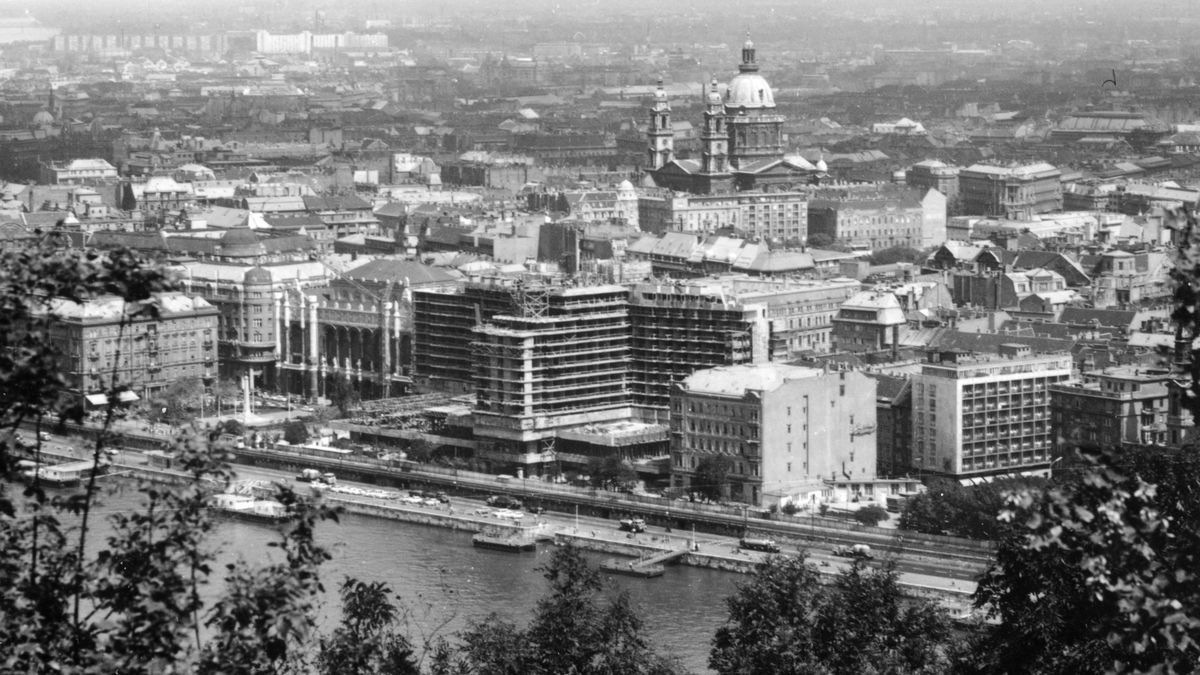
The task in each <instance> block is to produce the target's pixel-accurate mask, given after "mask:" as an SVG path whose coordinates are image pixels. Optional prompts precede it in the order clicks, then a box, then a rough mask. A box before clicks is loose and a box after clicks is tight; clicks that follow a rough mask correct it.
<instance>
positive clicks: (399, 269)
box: [343, 258, 457, 286]
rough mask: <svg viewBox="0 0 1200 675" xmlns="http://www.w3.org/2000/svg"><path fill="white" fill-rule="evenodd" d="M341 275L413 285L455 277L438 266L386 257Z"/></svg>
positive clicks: (447, 280)
mask: <svg viewBox="0 0 1200 675" xmlns="http://www.w3.org/2000/svg"><path fill="white" fill-rule="evenodd" d="M343 276H346V277H350V278H352V279H359V280H362V281H379V282H387V281H392V282H403V281H405V280H407V281H408V282H409V283H410V284H412V285H413V286H420V285H422V284H441V283H447V282H451V281H454V280H455V279H456V278H457V277H455V276H454V275H452V274H450V273H449V272H447V271H445V270H443V269H441V268H439V267H432V266H430V265H422V264H421V263H418V262H413V261H411V260H394V259H387V258H380V259H377V260H372V261H371V262H369V263H366V264H365V265H360V266H358V267H355V268H354V269H352V270H350V271H348V272H346V273H345V274H344V275H343Z"/></svg>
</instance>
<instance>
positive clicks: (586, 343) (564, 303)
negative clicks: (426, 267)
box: [471, 282, 633, 465]
mask: <svg viewBox="0 0 1200 675" xmlns="http://www.w3.org/2000/svg"><path fill="white" fill-rule="evenodd" d="M627 295H628V291H627V290H626V289H625V288H624V287H622V286H609V285H605V286H585V287H571V286H550V285H543V284H540V283H537V282H532V283H529V282H523V283H520V284H517V285H515V286H514V287H512V293H511V297H512V299H513V300H514V302H515V303H516V310H515V311H513V312H511V313H508V314H496V315H493V316H492V317H491V318H490V320H487V321H485V322H484V323H482V324H481V325H480V326H479V327H478V328H476V330H475V340H474V342H473V343H472V344H471V356H472V359H473V362H474V373H475V390H476V407H475V435H476V437H477V438H478V439H479V440H480V441H482V442H484V443H485V444H487V445H485V447H489V450H486V451H485V455H490V456H491V458H493V459H498V460H503V461H507V462H514V463H517V464H520V465H530V464H542V463H546V462H553V461H556V457H555V439H556V438H557V432H558V431H559V430H560V429H566V428H570V427H579V426H583V425H588V424H595V423H598V422H608V421H615V420H628V419H630V418H631V417H632V416H633V409H632V407H631V397H630V386H629V385H630V383H629V373H630V345H629V343H630V326H629V315H628V303H627Z"/></svg>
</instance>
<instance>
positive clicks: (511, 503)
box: [486, 495, 523, 509]
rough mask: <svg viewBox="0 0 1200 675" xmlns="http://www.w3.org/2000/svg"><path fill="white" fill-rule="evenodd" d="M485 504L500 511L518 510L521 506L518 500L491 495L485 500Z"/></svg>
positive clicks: (505, 496) (506, 496)
mask: <svg viewBox="0 0 1200 675" xmlns="http://www.w3.org/2000/svg"><path fill="white" fill-rule="evenodd" d="M486 504H487V505H488V506H495V507H498V508H502V509H519V508H521V507H522V506H523V505H522V504H521V500H520V499H517V498H516V497H509V496H508V495H492V496H491V497H488V498H487V502H486Z"/></svg>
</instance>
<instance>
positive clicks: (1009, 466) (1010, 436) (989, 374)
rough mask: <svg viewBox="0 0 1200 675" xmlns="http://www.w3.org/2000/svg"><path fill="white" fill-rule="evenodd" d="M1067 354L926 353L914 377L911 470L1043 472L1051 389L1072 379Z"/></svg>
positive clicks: (1008, 349) (1015, 349) (1013, 348)
mask: <svg viewBox="0 0 1200 675" xmlns="http://www.w3.org/2000/svg"><path fill="white" fill-rule="evenodd" d="M1071 377H1072V365H1071V356H1070V354H1033V353H1032V352H1031V350H1030V348H1029V347H1028V346H1026V345H1020V344H1007V345H1001V347H1000V354H999V355H998V356H996V355H982V354H969V353H962V352H951V351H947V352H930V353H929V354H928V361H927V362H926V363H923V364H922V365H921V372H920V373H918V374H916V375H914V376H913V390H912V401H913V403H912V410H913V423H912V428H913V449H912V454H913V460H912V461H913V465H914V466H913V468H914V469H915V470H918V471H922V472H929V473H940V474H945V475H949V476H955V477H962V478H965V477H971V476H987V475H995V474H1021V473H1029V472H1043V471H1048V470H1049V467H1050V462H1051V459H1052V458H1051V455H1052V452H1053V448H1054V428H1053V426H1052V424H1051V419H1050V405H1051V404H1050V387H1051V386H1053V385H1057V384H1060V383H1063V382H1066V381H1068V380H1070V379H1071Z"/></svg>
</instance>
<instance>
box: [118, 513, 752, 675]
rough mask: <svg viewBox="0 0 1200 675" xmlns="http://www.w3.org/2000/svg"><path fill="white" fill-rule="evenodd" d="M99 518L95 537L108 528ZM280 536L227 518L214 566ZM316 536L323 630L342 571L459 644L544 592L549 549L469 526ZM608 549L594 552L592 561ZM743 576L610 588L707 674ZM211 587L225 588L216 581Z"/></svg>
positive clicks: (356, 524)
mask: <svg viewBox="0 0 1200 675" xmlns="http://www.w3.org/2000/svg"><path fill="white" fill-rule="evenodd" d="M138 501H139V500H138V496H137V494H136V493H135V492H133V491H132V490H130V491H124V492H122V493H120V494H113V495H109V496H106V497H104V498H103V505H102V506H101V507H100V508H99V509H98V510H97V512H98V513H112V512H115V511H119V510H125V509H131V508H134V507H135V506H136V505H137V503H138ZM109 531H110V530H109V528H108V527H107V525H106V524H100V525H98V527H97V529H96V534H97V538H96V539H94V540H95V541H103V538H104V537H105V536H106V535H107V534H108V532H109ZM273 536H276V535H275V533H274V532H273V530H272V528H271V527H270V526H268V525H262V524H257V523H247V522H241V521H227V522H223V523H222V524H221V526H220V527H219V529H218V530H217V540H218V541H217V543H218V544H219V545H220V547H221V552H220V553H219V556H218V565H216V566H214V569H215V570H217V571H218V572H217V573H216V574H214V577H215V578H218V579H219V571H221V570H223V569H224V565H225V563H228V562H231V561H233V560H236V559H237V558H239V557H242V558H245V559H246V560H247V561H249V562H252V563H253V562H263V561H266V560H267V559H268V558H267V556H268V551H269V550H271V549H269V548H268V547H267V546H266V543H267V542H268V541H270V540H271V538H272V537H273ZM318 540H319V541H320V543H322V544H323V545H325V546H328V547H330V549H331V552H332V554H333V559H332V560H330V561H329V562H328V563H326V564H325V565H324V566H323V567H322V581H323V582H324V585H325V587H326V593H325V597H324V598H323V599H322V602H323V607H322V613H321V624H322V628H324V629H329V628H331V627H332V625H333V624H334V623H335V622H336V621H337V619H338V617H339V615H340V607H339V605H340V602H339V600H338V598H337V587H338V585H339V584H340V583H341V581H342V579H343V578H344V577H346V576H352V577H355V578H358V579H361V580H363V581H382V582H385V583H387V584H389V585H390V586H391V588H392V590H394V591H395V592H397V593H398V594H399V595H400V596H401V597H402V598H403V600H404V604H405V605H407V608H408V626H407V630H408V634H409V635H410V637H411V638H412V639H413V641H414V642H420V641H422V639H423V638H427V637H432V636H434V635H438V636H444V637H446V638H447V639H449V640H450V641H451V642H454V641H455V640H454V633H456V632H457V631H459V630H461V629H463V628H465V627H466V626H467V624H468V623H469V621H470V620H472V619H482V618H483V617H485V616H487V615H488V614H490V613H492V612H497V613H499V614H500V615H502V616H504V617H505V618H507V619H509V620H511V621H514V622H516V623H517V624H518V625H519V626H524V625H525V624H526V623H527V621H528V619H529V617H530V614H531V612H532V610H533V607H534V604H535V603H536V602H537V600H538V598H539V597H541V595H542V594H543V592H544V590H545V584H544V581H545V580H544V579H543V578H542V576H541V573H540V572H539V571H538V569H537V568H538V567H540V566H541V565H543V564H544V563H545V561H546V560H547V556H548V555H549V552H550V550H551V547H550V546H548V545H545V544H542V545H539V549H538V551H537V552H536V553H520V554H516V553H505V552H501V551H489V550H484V549H478V548H474V547H473V546H472V545H471V534H470V533H469V532H457V531H453V530H446V529H441V528H435V527H427V526H423V525H414V524H408V523H399V522H396V521H391V520H382V519H377V518H370V517H366V516H356V515H350V514H346V515H343V516H342V517H341V521H340V522H339V523H329V522H327V523H323V524H321V525H320V526H319V528H318ZM601 558H602V556H598V555H597V556H592V555H589V559H590V560H591V561H592V562H593V564H598V563H599V561H600V559H601ZM741 579H744V577H742V576H740V575H736V574H731V573H727V572H718V571H714V570H706V569H698V568H694V567H684V566H675V567H668V568H667V573H666V574H665V575H663V576H662V577H659V578H657V579H638V578H632V577H615V576H614V577H608V576H606V583H607V584H608V586H609V590H610V591H611V592H613V593H615V592H619V591H620V590H627V591H629V593H630V596H631V599H632V600H633V602H634V604H635V605H636V606H637V607H638V608H639V609H640V614H641V616H642V619H643V621H644V622H645V631H646V635H647V637H648V639H649V642H650V643H651V644H652V645H653V646H654V647H655V649H656V650H657V651H658V652H659V653H663V654H669V655H673V656H676V657H678V658H679V660H680V661H681V662H682V663H683V665H684V666H686V667H687V668H688V670H690V671H691V672H694V673H708V672H711V671H709V670H708V667H707V661H708V651H709V645H710V643H711V640H712V636H713V634H714V633H715V632H716V629H717V627H718V626H720V624H721V623H722V622H723V621H724V619H725V617H726V607H725V602H724V598H725V597H727V596H728V595H730V594H731V593H732V592H733V591H734V589H735V584H736V583H737V582H738V581H739V580H741ZM216 586H217V587H216V588H213V589H210V591H209V592H210V593H212V594H215V593H217V592H218V591H219V588H220V585H219V583H218V584H217V585H216Z"/></svg>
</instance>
